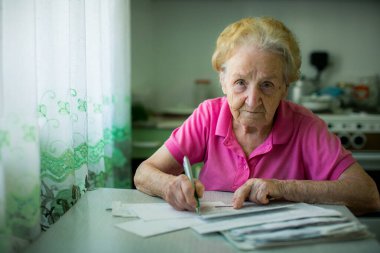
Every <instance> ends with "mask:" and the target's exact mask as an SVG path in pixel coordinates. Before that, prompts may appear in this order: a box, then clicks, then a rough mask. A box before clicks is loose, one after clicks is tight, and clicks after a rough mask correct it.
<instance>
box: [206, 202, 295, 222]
mask: <svg viewBox="0 0 380 253" xmlns="http://www.w3.org/2000/svg"><path fill="white" fill-rule="evenodd" d="M293 205H294V204H284V203H271V204H269V205H258V204H255V203H248V204H246V205H245V206H243V207H242V208H240V209H235V208H233V207H232V206H225V207H218V206H209V207H207V208H205V209H202V211H201V217H202V218H203V219H212V218H220V217H225V216H233V215H242V214H247V213H256V212H264V211H270V210H275V209H281V208H287V207H290V206H293Z"/></svg>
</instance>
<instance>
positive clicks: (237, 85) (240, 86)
mask: <svg viewBox="0 0 380 253" xmlns="http://www.w3.org/2000/svg"><path fill="white" fill-rule="evenodd" d="M233 87H234V90H235V91H236V92H242V91H244V90H245V88H246V83H245V81H244V80H242V79H239V80H237V81H236V82H234V86H233Z"/></svg>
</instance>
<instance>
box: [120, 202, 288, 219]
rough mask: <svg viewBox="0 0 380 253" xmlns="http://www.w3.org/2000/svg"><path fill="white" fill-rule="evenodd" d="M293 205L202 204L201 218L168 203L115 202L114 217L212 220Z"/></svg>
mask: <svg viewBox="0 0 380 253" xmlns="http://www.w3.org/2000/svg"><path fill="white" fill-rule="evenodd" d="M115 202H116V203H115ZM292 205H294V204H289V203H285V204H284V203H273V204H270V205H257V204H254V203H246V204H245V205H244V206H243V207H242V208H241V209H234V208H233V207H232V206H231V205H226V204H225V203H224V202H221V201H217V202H201V212H200V213H201V214H200V216H199V215H197V214H196V213H194V212H187V211H180V212H179V211H177V210H175V209H174V208H173V207H172V206H170V205H169V204H168V203H147V204H120V203H118V201H114V202H113V203H112V215H114V216H123V217H140V218H141V219H143V220H145V221H149V220H162V219H173V218H194V217H201V218H203V219H212V218H218V217H225V216H232V215H241V214H246V213H254V212H263V211H269V210H274V209H280V208H286V207H289V206H292Z"/></svg>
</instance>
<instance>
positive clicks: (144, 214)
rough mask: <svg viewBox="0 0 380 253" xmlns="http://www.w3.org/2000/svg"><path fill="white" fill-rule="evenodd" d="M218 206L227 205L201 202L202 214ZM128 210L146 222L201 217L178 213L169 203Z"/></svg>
mask: <svg viewBox="0 0 380 253" xmlns="http://www.w3.org/2000/svg"><path fill="white" fill-rule="evenodd" d="M218 205H225V203H223V202H220V201H218V202H201V213H202V212H204V211H205V210H209V209H210V207H213V206H218ZM128 208H129V209H130V210H131V211H132V212H134V213H135V214H137V215H138V217H140V218H141V219H143V220H145V221H150V220H163V219H175V218H177V219H180V218H197V217H199V215H198V214H196V213H195V212H190V211H177V210H175V209H174V208H173V207H172V206H171V205H169V204H168V203H148V204H128Z"/></svg>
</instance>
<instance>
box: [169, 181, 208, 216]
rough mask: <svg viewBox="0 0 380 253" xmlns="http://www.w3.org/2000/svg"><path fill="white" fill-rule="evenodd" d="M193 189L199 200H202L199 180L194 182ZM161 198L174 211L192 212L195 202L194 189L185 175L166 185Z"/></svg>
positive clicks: (201, 188) (202, 189) (201, 187)
mask: <svg viewBox="0 0 380 253" xmlns="http://www.w3.org/2000/svg"><path fill="white" fill-rule="evenodd" d="M195 188H196V191H197V194H198V197H199V198H202V196H203V192H204V186H203V184H202V183H201V181H199V180H195ZM163 198H164V199H165V200H166V202H168V203H169V204H170V205H171V206H173V207H174V208H175V209H176V210H179V211H183V210H189V211H194V210H195V207H196V205H197V201H196V199H195V197H194V188H193V185H192V183H191V182H190V180H189V178H188V177H187V176H186V175H183V174H181V175H179V176H175V177H173V179H172V180H171V181H170V182H169V183H168V184H167V186H166V189H165V191H164V196H163Z"/></svg>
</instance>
